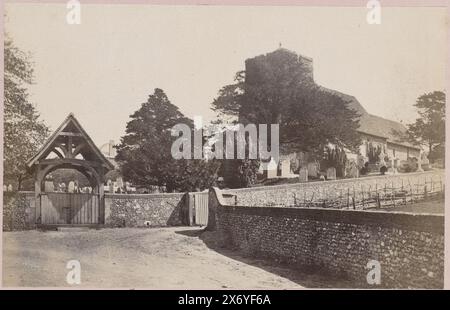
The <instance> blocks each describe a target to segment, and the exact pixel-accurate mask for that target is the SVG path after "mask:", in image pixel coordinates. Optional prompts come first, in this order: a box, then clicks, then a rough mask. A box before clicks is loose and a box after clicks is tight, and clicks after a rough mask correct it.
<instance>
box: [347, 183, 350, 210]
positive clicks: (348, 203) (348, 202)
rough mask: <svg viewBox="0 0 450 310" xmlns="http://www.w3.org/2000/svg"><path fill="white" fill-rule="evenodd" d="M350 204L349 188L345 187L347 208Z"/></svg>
mask: <svg viewBox="0 0 450 310" xmlns="http://www.w3.org/2000/svg"><path fill="white" fill-rule="evenodd" d="M349 206H350V188H349V187H347V209H348V207H349Z"/></svg>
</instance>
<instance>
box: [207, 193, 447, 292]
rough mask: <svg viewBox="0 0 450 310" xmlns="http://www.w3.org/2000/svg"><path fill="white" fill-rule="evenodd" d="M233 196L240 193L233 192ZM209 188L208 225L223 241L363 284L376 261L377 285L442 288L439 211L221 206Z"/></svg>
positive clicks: (217, 195) (219, 195) (247, 251)
mask: <svg viewBox="0 0 450 310" xmlns="http://www.w3.org/2000/svg"><path fill="white" fill-rule="evenodd" d="M238 199H239V197H238ZM226 201H227V200H226V198H225V197H222V192H221V191H220V190H218V189H216V188H214V189H212V190H210V194H209V210H210V219H209V223H208V229H210V230H216V232H217V235H218V239H219V242H220V243H221V245H223V246H225V247H228V248H232V249H236V250H239V251H242V252H243V253H245V254H248V255H251V256H255V257H259V258H269V259H273V260H276V261H279V262H286V263H289V264H291V265H292V266H295V267H297V268H305V269H309V270H311V271H314V272H319V273H324V274H329V275H333V276H337V277H342V278H345V279H348V280H349V281H350V282H351V283H353V284H354V287H363V288H364V287H373V286H369V285H368V284H367V278H366V277H367V273H368V272H369V269H367V264H368V263H369V261H371V260H377V261H378V262H379V263H380V266H381V285H380V286H379V287H383V288H443V285H444V284H443V281H444V216H443V215H434V214H413V213H404V212H386V211H367V210H365V211H364V210H336V209H323V208H286V207H267V206H266V207H249V206H234V205H227V204H226Z"/></svg>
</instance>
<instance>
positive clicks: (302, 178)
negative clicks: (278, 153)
mask: <svg viewBox="0 0 450 310" xmlns="http://www.w3.org/2000/svg"><path fill="white" fill-rule="evenodd" d="M308 173H309V171H308V168H307V167H302V168H300V172H299V177H298V179H299V182H308Z"/></svg>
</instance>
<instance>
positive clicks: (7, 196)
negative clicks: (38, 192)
mask: <svg viewBox="0 0 450 310" xmlns="http://www.w3.org/2000/svg"><path fill="white" fill-rule="evenodd" d="M2 209H3V230H4V231H12V230H27V229H34V228H36V225H35V214H36V210H35V204H34V192H19V193H17V192H3V206H2Z"/></svg>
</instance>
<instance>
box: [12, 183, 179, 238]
mask: <svg viewBox="0 0 450 310" xmlns="http://www.w3.org/2000/svg"><path fill="white" fill-rule="evenodd" d="M184 196H185V193H168V194H132V195H128V194H105V226H107V227H144V226H150V227H160V226H174V225H182V224H184V219H186V220H187V218H188V216H187V212H188V210H187V208H184V206H185V200H184ZM34 200H35V197H34V192H18V193H17V192H3V230H4V231H12V230H26V229H35V228H36V224H35V222H36V220H35V214H36V210H35V201H34Z"/></svg>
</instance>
